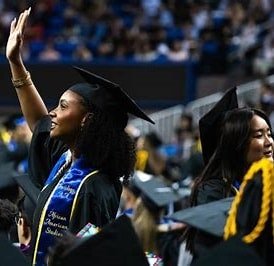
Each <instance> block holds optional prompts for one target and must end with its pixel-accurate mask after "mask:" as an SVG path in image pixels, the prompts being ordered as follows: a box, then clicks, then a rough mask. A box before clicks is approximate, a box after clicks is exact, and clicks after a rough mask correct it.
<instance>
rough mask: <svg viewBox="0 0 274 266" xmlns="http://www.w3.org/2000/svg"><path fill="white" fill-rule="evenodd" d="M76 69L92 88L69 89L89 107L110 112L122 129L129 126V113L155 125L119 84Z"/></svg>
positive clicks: (85, 86)
mask: <svg viewBox="0 0 274 266" xmlns="http://www.w3.org/2000/svg"><path fill="white" fill-rule="evenodd" d="M74 69H76V70H77V72H78V73H79V74H80V75H81V76H82V78H83V79H84V80H85V81H86V82H87V83H88V84H89V85H90V86H87V85H84V84H76V85H74V86H72V87H71V88H69V89H70V90H72V91H74V92H76V93H78V94H79V95H81V96H82V97H83V98H84V100H85V102H87V103H88V105H89V106H90V105H91V104H93V105H95V106H97V107H99V108H100V109H101V110H103V111H106V112H108V113H109V114H110V115H112V116H113V119H114V121H115V122H116V123H117V122H118V123H120V124H121V125H120V127H122V128H124V127H125V126H126V124H127V121H128V113H130V114H132V115H134V116H136V117H139V118H142V119H144V120H146V121H148V122H150V123H152V124H154V122H153V121H152V120H151V119H150V118H149V117H148V116H147V115H146V114H145V113H144V112H143V111H142V110H141V109H140V107H139V106H138V105H137V104H136V103H135V101H134V100H133V99H132V98H131V97H130V96H129V95H128V94H127V93H126V92H125V91H124V90H123V89H122V88H121V87H120V86H119V85H118V84H115V83H113V82H111V81H109V80H107V79H105V78H103V77H100V76H98V75H96V74H93V73H90V72H89V71H87V70H85V69H82V68H79V67H74Z"/></svg>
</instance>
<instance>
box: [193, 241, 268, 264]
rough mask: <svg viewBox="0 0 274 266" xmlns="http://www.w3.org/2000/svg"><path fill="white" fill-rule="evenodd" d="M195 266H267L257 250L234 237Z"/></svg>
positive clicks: (206, 255) (198, 261)
mask: <svg viewBox="0 0 274 266" xmlns="http://www.w3.org/2000/svg"><path fill="white" fill-rule="evenodd" d="M191 265H193V266H212V265H222V266H231V265H233V266H242V265H248V266H264V265H266V264H265V263H264V262H263V261H262V259H261V258H260V257H259V256H258V254H257V253H256V252H255V250H254V249H253V248H252V247H250V246H248V245H247V244H245V243H243V242H242V241H241V239H240V238H239V237H233V238H231V239H229V240H228V241H225V242H222V243H221V244H219V245H217V246H215V247H214V248H212V249H211V250H210V251H209V252H208V253H206V254H205V255H204V256H201V257H200V258H199V259H197V260H196V261H195V262H194V263H193V264H191Z"/></svg>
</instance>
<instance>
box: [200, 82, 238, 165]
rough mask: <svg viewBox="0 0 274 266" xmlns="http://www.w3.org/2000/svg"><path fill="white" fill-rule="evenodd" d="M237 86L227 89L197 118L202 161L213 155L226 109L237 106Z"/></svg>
mask: <svg viewBox="0 0 274 266" xmlns="http://www.w3.org/2000/svg"><path fill="white" fill-rule="evenodd" d="M236 89H237V87H234V88H232V89H229V90H228V91H227V92H226V93H225V94H224V95H223V97H222V98H221V99H220V100H219V101H218V102H217V103H216V104H215V106H214V107H213V108H212V109H211V110H210V111H209V112H208V113H206V114H205V115H204V116H203V117H202V118H201V119H200V120H199V130H200V138H201V144H202V153H203V159H204V163H205V164H207V163H208V161H209V159H210V157H211V156H212V155H213V153H214V151H215V149H216V147H217V143H218V140H219V137H220V136H219V135H220V127H221V124H222V121H223V118H224V116H225V113H226V112H227V111H230V110H232V109H235V108H238V100H237V94H236Z"/></svg>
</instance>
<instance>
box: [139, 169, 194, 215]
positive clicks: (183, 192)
mask: <svg viewBox="0 0 274 266" xmlns="http://www.w3.org/2000/svg"><path fill="white" fill-rule="evenodd" d="M135 175H139V177H138V182H136V186H137V187H138V188H139V190H140V191H141V197H142V199H143V201H144V204H145V205H146V206H147V207H148V208H151V209H152V210H153V209H160V208H163V207H165V206H167V205H168V204H169V203H173V202H177V201H179V200H181V199H182V198H184V197H186V196H189V194H190V189H186V188H180V187H179V186H178V184H177V183H173V184H166V183H165V182H164V181H163V180H162V179H161V178H160V177H156V176H152V175H147V174H145V173H143V172H140V171H136V172H135ZM142 176H146V177H145V178H144V177H142Z"/></svg>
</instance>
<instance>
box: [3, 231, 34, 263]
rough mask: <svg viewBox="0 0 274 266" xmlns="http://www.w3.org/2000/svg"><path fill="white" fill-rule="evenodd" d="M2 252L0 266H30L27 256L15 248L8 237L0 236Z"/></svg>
mask: <svg viewBox="0 0 274 266" xmlns="http://www.w3.org/2000/svg"><path fill="white" fill-rule="evenodd" d="M0 250H1V260H0V266H7V265H16V266H28V265H30V264H29V263H28V262H27V260H26V258H25V256H24V255H23V254H22V253H21V252H20V250H18V248H17V247H15V246H13V245H12V243H11V242H10V241H9V240H8V239H7V237H6V236H4V235H2V234H0Z"/></svg>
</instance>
